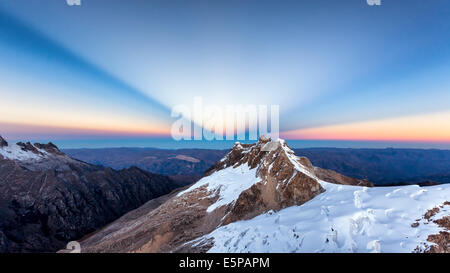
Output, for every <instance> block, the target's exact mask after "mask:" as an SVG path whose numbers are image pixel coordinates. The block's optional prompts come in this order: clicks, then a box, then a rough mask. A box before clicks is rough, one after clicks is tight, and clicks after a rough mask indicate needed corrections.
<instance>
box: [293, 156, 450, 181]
mask: <svg viewBox="0 0 450 273" xmlns="http://www.w3.org/2000/svg"><path fill="white" fill-rule="evenodd" d="M295 152H296V153H297V154H298V155H303V156H306V157H308V158H309V159H310V160H311V162H312V163H313V164H314V165H316V166H320V167H322V168H325V169H331V170H334V171H336V172H339V173H342V174H345V175H348V176H351V177H355V178H358V179H364V178H366V179H369V180H370V181H371V182H373V183H374V184H376V185H383V184H394V183H399V182H403V183H421V182H427V181H428V182H429V181H432V182H439V183H449V182H450V179H449V178H450V150H433V149H430V150H424V149H337V148H314V149H295Z"/></svg>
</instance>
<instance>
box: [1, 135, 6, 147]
mask: <svg viewBox="0 0 450 273" xmlns="http://www.w3.org/2000/svg"><path fill="white" fill-rule="evenodd" d="M6 146H8V142H6V140H4V139H3V138H2V136H0V148H3V147H6Z"/></svg>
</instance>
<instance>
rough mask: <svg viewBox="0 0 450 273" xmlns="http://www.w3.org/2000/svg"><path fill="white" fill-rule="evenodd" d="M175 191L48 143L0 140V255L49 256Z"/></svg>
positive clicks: (164, 181) (164, 182)
mask: <svg viewBox="0 0 450 273" xmlns="http://www.w3.org/2000/svg"><path fill="white" fill-rule="evenodd" d="M176 187H177V184H176V183H175V182H174V181H172V180H171V179H170V178H168V177H165V176H162V175H158V174H152V173H149V172H146V171H143V170H141V169H139V168H136V167H131V168H128V169H123V170H114V169H112V168H105V167H101V166H94V165H91V164H88V163H85V162H82V161H79V160H75V159H72V158H70V157H68V156H67V155H65V154H64V153H62V152H60V151H59V149H58V148H57V147H56V146H55V145H53V144H51V143H49V144H39V143H35V144H31V143H29V142H27V143H21V142H19V143H17V144H8V143H7V142H6V141H5V140H3V139H2V138H1V137H0V252H53V251H55V250H57V249H61V248H63V247H65V245H66V244H67V243H68V242H69V241H71V240H74V239H78V238H81V237H83V236H84V235H86V234H88V233H91V232H93V231H95V230H97V229H98V228H100V227H102V226H104V225H106V224H108V223H109V222H111V221H113V220H115V219H117V218H118V217H120V216H121V215H123V214H124V213H126V212H128V211H130V210H133V209H135V208H137V207H139V206H140V205H142V204H144V203H145V202H147V201H149V200H150V199H152V198H156V197H159V196H161V195H164V194H167V193H169V192H170V191H172V190H173V189H175V188H176Z"/></svg>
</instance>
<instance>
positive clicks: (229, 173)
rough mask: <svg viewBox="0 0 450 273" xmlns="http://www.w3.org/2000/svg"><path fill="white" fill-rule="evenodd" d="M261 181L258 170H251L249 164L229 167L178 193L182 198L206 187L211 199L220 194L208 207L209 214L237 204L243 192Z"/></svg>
mask: <svg viewBox="0 0 450 273" xmlns="http://www.w3.org/2000/svg"><path fill="white" fill-rule="evenodd" d="M259 181H261V179H259V178H257V177H256V168H254V169H250V167H249V166H248V165H247V164H242V165H240V166H238V167H228V168H226V169H223V170H220V171H217V172H214V173H213V174H211V175H209V176H207V177H204V178H202V179H201V180H199V181H198V182H197V183H195V184H194V185H192V186H191V187H190V188H188V189H186V190H184V191H182V192H180V193H178V195H177V196H181V195H183V194H185V193H187V192H190V191H193V190H195V189H197V188H199V187H202V186H206V187H207V189H208V192H210V193H211V195H210V196H211V197H213V196H215V195H216V194H218V196H219V197H218V199H217V201H216V202H215V203H214V204H212V205H211V206H209V207H208V209H207V212H211V211H213V210H215V209H216V208H219V207H221V206H224V205H228V204H231V203H233V202H235V201H236V200H237V199H238V197H239V195H240V194H241V192H243V191H245V190H246V189H248V188H250V187H251V186H252V185H254V184H256V183H258V182H259Z"/></svg>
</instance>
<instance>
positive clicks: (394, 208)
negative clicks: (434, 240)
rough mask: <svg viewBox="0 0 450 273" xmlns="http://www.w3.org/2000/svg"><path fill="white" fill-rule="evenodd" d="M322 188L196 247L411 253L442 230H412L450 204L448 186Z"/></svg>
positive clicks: (222, 230)
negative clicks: (308, 197) (298, 202)
mask: <svg viewBox="0 0 450 273" xmlns="http://www.w3.org/2000/svg"><path fill="white" fill-rule="evenodd" d="M320 183H321V185H322V186H323V187H324V188H325V190H326V191H325V192H324V193H322V194H320V195H319V196H317V197H315V198H314V199H312V200H310V201H309V202H307V203H305V204H303V205H301V206H293V207H289V208H286V209H283V210H281V211H279V212H276V213H275V212H272V211H271V212H268V213H265V214H262V215H259V216H257V217H255V218H253V219H250V220H247V221H239V222H234V223H231V224H229V225H226V226H223V227H220V228H218V229H216V230H215V231H213V232H212V233H210V234H208V235H206V236H204V237H201V238H200V239H199V240H197V242H196V243H197V244H198V243H201V242H202V241H203V240H207V239H213V241H214V246H213V247H212V248H211V249H210V250H209V252H412V251H414V249H415V248H416V247H417V246H418V245H420V244H421V243H424V242H426V239H427V237H428V235H430V234H437V233H439V231H440V230H442V228H440V227H438V226H437V225H436V224H434V223H433V222H427V223H426V224H425V223H424V221H422V222H420V225H419V226H418V227H416V228H414V227H412V226H411V224H413V223H414V222H416V220H418V219H421V218H422V217H423V215H424V214H425V213H426V212H427V211H428V210H429V209H432V208H433V207H436V206H439V205H441V204H442V203H444V202H445V201H450V185H439V186H433V187H426V188H421V187H419V186H401V187H375V188H367V187H359V186H347V185H337V184H331V183H327V182H324V181H320ZM446 213H447V215H448V212H446ZM427 243H428V244H430V243H429V242H427Z"/></svg>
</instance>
